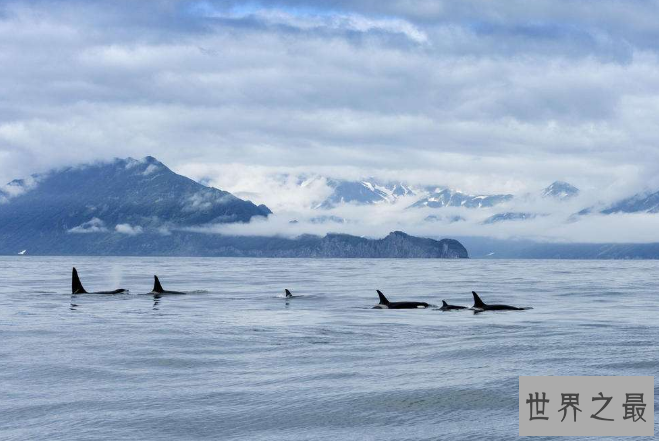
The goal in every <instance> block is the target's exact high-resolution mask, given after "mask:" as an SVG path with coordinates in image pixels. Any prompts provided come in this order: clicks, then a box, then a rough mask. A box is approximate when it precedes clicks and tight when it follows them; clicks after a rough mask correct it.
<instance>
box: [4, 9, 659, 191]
mask: <svg viewBox="0 0 659 441" xmlns="http://www.w3.org/2000/svg"><path fill="white" fill-rule="evenodd" d="M657 17H659V2H658V1H655V0H534V1H527V0H505V1H503V0H502V1H491V0H460V1H453V0H452V1H442V0H432V1H431V0H417V1H409V0H392V1H386V2H385V1H378V0H351V1H347V0H346V1H340V0H334V1H331V0H330V1H322V2H321V1H319V2H313V1H294V0H291V1H267V2H251V1H249V2H245V1H175V0H170V1H166V0H162V1H139V2H137V1H111V2H110V1H106V2H102V1H93V0H92V1H90V0H86V1H75V0H73V1H21V2H12V1H3V2H2V3H1V4H0V66H1V68H0V182H7V181H9V180H11V179H14V178H17V177H22V176H25V175H28V174H30V173H34V172H40V171H44V170H46V169H49V168H52V167H57V166H62V165H68V164H75V163H81V162H89V161H93V160H98V159H109V158H112V157H126V156H132V157H143V156H146V155H153V156H155V157H157V158H158V159H160V160H161V161H163V162H164V163H165V164H167V165H168V166H170V167H171V168H172V169H174V170H176V171H179V172H185V173H186V174H188V175H190V176H191V177H193V178H196V179H201V178H208V179H209V182H212V183H214V184H216V185H218V186H222V187H223V188H225V189H227V190H230V191H236V192H241V191H253V188H252V187H254V184H253V183H254V182H267V180H265V178H264V176H265V175H268V174H272V173H286V172H293V173H303V172H307V173H308V172H317V173H324V174H330V175H335V176H339V177H341V176H350V177H359V176H382V177H386V178H400V179H403V180H406V181H408V182H412V183H415V182H416V183H427V184H430V183H432V184H442V185H450V186H452V187H454V188H459V189H462V190H464V191H469V192H476V193H486V192H512V193H516V194H517V193H523V192H527V191H535V190H537V189H538V188H541V187H544V186H546V185H548V184H549V183H551V182H552V181H554V180H557V179H561V180H566V181H569V182H571V183H573V184H575V185H577V186H578V187H580V188H582V189H586V190H588V189H591V190H592V189H598V190H606V191H607V192H610V193H611V194H615V195H621V196H623V195H627V194H630V193H633V192H635V191H639V190H643V189H644V188H655V187H659V147H658V145H659V118H658V116H659V75H658V73H659V58H658V54H659V50H658V49H659V43H657V42H659V20H657ZM257 199H258V198H257ZM258 202H266V203H267V201H258Z"/></svg>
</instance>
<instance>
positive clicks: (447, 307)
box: [439, 300, 469, 311]
mask: <svg viewBox="0 0 659 441" xmlns="http://www.w3.org/2000/svg"><path fill="white" fill-rule="evenodd" d="M439 309H441V310H442V311H457V310H460V309H469V308H467V307H466V306H457V305H449V304H448V303H446V300H442V307H441V308H439Z"/></svg>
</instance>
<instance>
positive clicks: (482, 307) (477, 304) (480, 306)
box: [471, 291, 533, 311]
mask: <svg viewBox="0 0 659 441" xmlns="http://www.w3.org/2000/svg"><path fill="white" fill-rule="evenodd" d="M471 293H472V294H473V295H474V307H473V308H472V309H475V310H477V311H524V310H525V309H533V308H518V307H516V306H510V305H486V304H485V302H483V301H482V300H481V298H480V297H478V294H476V291H472V292H471Z"/></svg>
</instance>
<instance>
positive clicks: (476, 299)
mask: <svg viewBox="0 0 659 441" xmlns="http://www.w3.org/2000/svg"><path fill="white" fill-rule="evenodd" d="M471 293H472V294H473V295H474V308H484V307H485V302H483V301H482V300H481V298H480V297H478V294H476V291H472V292H471Z"/></svg>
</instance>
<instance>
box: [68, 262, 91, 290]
mask: <svg viewBox="0 0 659 441" xmlns="http://www.w3.org/2000/svg"><path fill="white" fill-rule="evenodd" d="M86 292H87V291H85V288H83V287H82V283H81V282H80V277H78V271H77V270H76V268H75V267H73V276H72V278H71V293H72V294H85V293H86Z"/></svg>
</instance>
